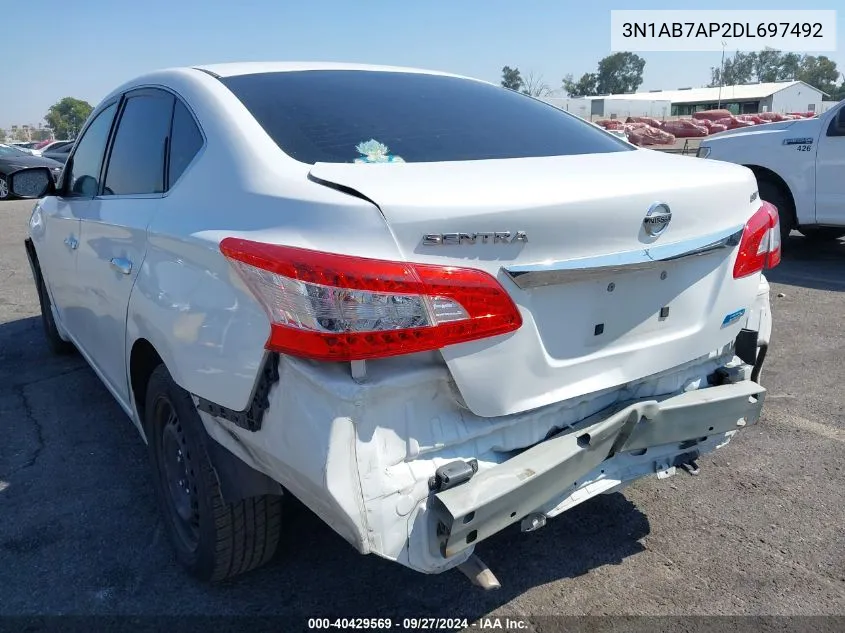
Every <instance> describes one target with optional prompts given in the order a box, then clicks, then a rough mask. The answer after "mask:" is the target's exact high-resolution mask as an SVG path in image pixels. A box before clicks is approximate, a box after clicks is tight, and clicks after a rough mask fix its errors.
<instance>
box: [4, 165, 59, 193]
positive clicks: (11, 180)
mask: <svg viewBox="0 0 845 633" xmlns="http://www.w3.org/2000/svg"><path fill="white" fill-rule="evenodd" d="M6 180H7V181H8V185H9V193H11V194H12V195H13V196H16V197H18V198H43V197H44V196H49V195H53V194H55V193H56V183H55V181H54V180H53V174H52V172H51V171H50V170H49V169H48V168H47V167H31V168H29V169H19V170H18V171H15V172H12V173H11V174H9V175H8V176H6Z"/></svg>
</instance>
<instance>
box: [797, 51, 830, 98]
mask: <svg viewBox="0 0 845 633" xmlns="http://www.w3.org/2000/svg"><path fill="white" fill-rule="evenodd" d="M795 78H796V79H799V80H801V81H803V82H806V83H808V84H810V85H811V86H813V88H818V89H819V90H821V91H822V92H826V93H827V94H829V95H832V94H835V93H836V90H837V86H836V81H837V80H838V79H839V71H838V70H837V68H836V62H835V61H833V60H832V59H830V58H828V57H826V56H824V55H819V56H818V57H815V56H813V55H804V57H802V58H801V65H800V67H799V69H798V74H796V75H795Z"/></svg>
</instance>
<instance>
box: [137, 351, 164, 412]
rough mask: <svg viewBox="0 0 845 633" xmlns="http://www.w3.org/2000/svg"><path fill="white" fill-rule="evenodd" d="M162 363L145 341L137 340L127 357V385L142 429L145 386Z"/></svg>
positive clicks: (145, 394) (145, 395)
mask: <svg viewBox="0 0 845 633" xmlns="http://www.w3.org/2000/svg"><path fill="white" fill-rule="evenodd" d="M163 362H164V361H162V360H161V356H159V354H158V352H157V351H156V349H155V347H153V344H152V343H150V342H149V341H148V340H147V339H143V338H141V339H138V340H137V341H135V343H134V344H133V345H132V352H131V354H130V356H129V384H130V385H131V386H132V395H133V397H134V398H135V408H136V410H137V411H138V418H139V422H140V423H141V426H142V427H143V426H144V424H145V420H146V416H145V408H146V402H147V384H148V383H149V381H150V376H151V375H152V373H153V371H154V370H155V368H156V367H158V366H159V365H161V364H162V363H163Z"/></svg>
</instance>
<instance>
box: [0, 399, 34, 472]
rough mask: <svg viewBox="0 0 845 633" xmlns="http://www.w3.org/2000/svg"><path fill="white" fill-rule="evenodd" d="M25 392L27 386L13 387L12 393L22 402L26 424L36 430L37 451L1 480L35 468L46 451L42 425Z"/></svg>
mask: <svg viewBox="0 0 845 633" xmlns="http://www.w3.org/2000/svg"><path fill="white" fill-rule="evenodd" d="M25 390H26V385H25V384H18V385H12V392H13V393H14V394H15V395H16V396H17V397H18V398H19V399H20V401H21V408H22V409H23V414H24V422H25V423H26V424H31V425H32V428H34V429H35V449H34V450H33V451H32V455H30V457H29V459H28V460H26V462H24V463H23V464H21V465H20V466H18V467H17V468H14V469H12V471H11V472H9V473H6V474H3V475H2V477H0V479H8V478H9V477H10V476H11V475H14V474H15V473H19V472H21V471H22V470H26V469H27V468H32V467H33V466H35V462H37V461H38V458H39V456H40V455H41V451H43V450H44V431H43V429H42V428H41V423H40V422H39V421H38V419H37V418H36V417H35V414H34V413H33V412H32V405H31V404H30V403H29V398H27V396H26V392H25Z"/></svg>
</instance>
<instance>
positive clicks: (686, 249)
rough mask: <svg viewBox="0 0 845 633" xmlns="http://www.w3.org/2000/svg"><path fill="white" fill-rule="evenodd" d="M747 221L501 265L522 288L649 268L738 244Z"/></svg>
mask: <svg viewBox="0 0 845 633" xmlns="http://www.w3.org/2000/svg"><path fill="white" fill-rule="evenodd" d="M744 228H745V227H744V225H739V226H734V227H732V228H729V229H726V230H723V231H719V232H718V233H711V234H709V235H705V236H703V237H700V238H695V239H692V240H685V241H683V242H674V243H672V244H660V245H657V246H651V247H649V248H644V249H641V250H636V251H622V252H620V253H609V254H607V255H599V256H597V257H579V258H578V259H566V260H561V261H555V262H543V263H539V264H527V265H523V266H507V267H502V271H504V272H505V273H506V274H507V275H508V276H509V277H510V278H511V279H512V280H513V282H514V283H515V284H516V285H517V286H519V287H520V288H522V289H523V290H524V289H527V288H537V287H540V286H551V285H554V284H560V283H566V282H569V281H580V280H582V279H588V278H590V277H594V276H601V275H606V274H608V273H621V272H629V271H636V270H648V269H649V268H654V267H656V266H657V265H659V264H661V263H663V262H671V261H676V260H679V259H685V258H687V257H698V256H701V255H707V254H709V253H713V252H715V251H719V250H722V249H726V248H733V247H734V246H737V245H738V244H739V242H740V240H741V239H742V231H743V229H744Z"/></svg>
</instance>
